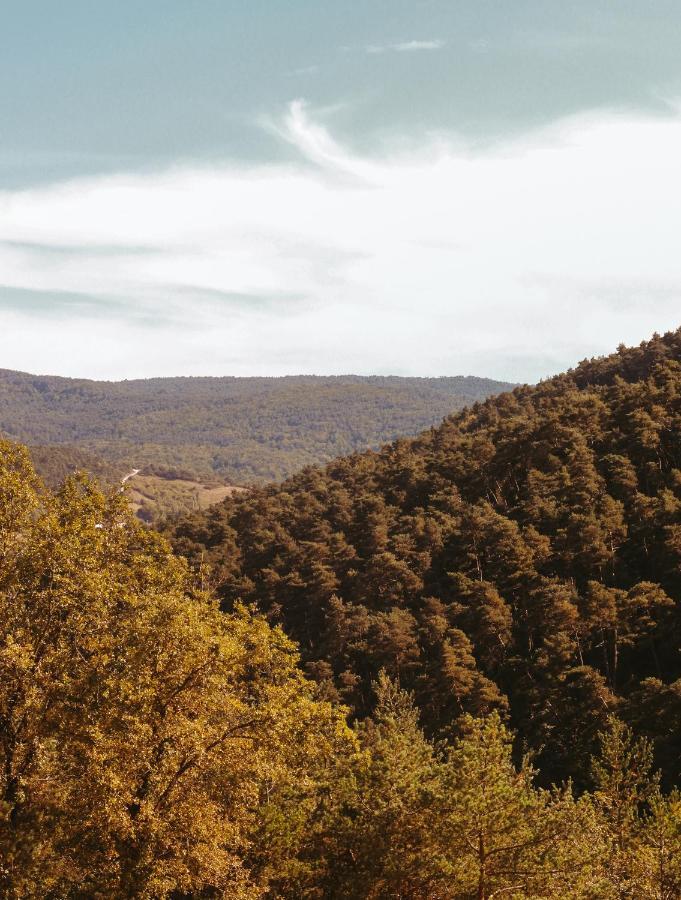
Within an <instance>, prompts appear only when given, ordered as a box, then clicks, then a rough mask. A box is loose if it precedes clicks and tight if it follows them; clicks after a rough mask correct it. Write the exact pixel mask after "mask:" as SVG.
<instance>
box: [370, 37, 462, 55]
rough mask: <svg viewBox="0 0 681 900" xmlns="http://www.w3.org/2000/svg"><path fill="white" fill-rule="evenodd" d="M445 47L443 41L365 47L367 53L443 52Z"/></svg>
mask: <svg viewBox="0 0 681 900" xmlns="http://www.w3.org/2000/svg"><path fill="white" fill-rule="evenodd" d="M444 46H445V42H444V41H441V40H435V41H401V42H400V43H397V44H368V45H367V47H365V50H366V52H367V53H372V54H376V53H388V52H390V51H393V52H395V53H415V52H417V51H419V50H441V49H442V48H443V47H444Z"/></svg>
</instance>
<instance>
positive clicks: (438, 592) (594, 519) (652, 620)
mask: <svg viewBox="0 0 681 900" xmlns="http://www.w3.org/2000/svg"><path fill="white" fill-rule="evenodd" d="M172 537H173V540H174V543H175V547H176V548H177V549H178V550H180V551H181V552H183V553H184V554H185V555H187V556H188V557H189V558H190V559H193V560H195V561H198V560H199V558H205V559H208V561H209V562H210V563H211V564H212V567H213V577H214V579H215V581H216V584H217V587H218V591H219V594H220V596H221V597H222V600H223V604H224V606H225V607H226V608H230V607H231V605H232V604H233V602H234V601H235V600H236V599H237V598H240V599H242V600H244V601H247V602H255V603H257V605H258V606H259V607H260V608H261V609H262V610H264V611H266V612H267V614H268V615H269V617H270V618H271V619H272V620H273V621H275V622H281V623H283V625H284V627H285V628H286V630H287V631H288V632H289V634H291V635H292V636H293V637H294V638H295V639H296V640H297V641H298V642H299V643H300V646H301V650H302V654H303V660H304V662H305V664H306V665H307V668H308V670H309V671H310V672H311V673H312V674H313V675H314V676H315V678H316V679H318V680H319V681H320V682H321V683H322V684H323V685H324V688H325V690H326V692H327V693H328V695H329V696H331V697H334V698H340V699H341V700H343V701H344V702H346V703H348V704H349V705H350V706H351V707H352V708H353V709H354V710H355V712H356V713H357V714H359V715H364V714H366V713H367V712H368V711H369V710H370V708H371V704H372V699H371V698H372V693H371V690H370V681H371V679H372V678H375V677H376V674H377V673H378V672H379V671H380V669H381V668H384V669H385V670H386V671H387V672H388V674H389V675H391V676H395V677H397V678H399V681H400V683H401V684H402V685H403V686H404V687H406V688H408V689H409V690H411V691H413V692H414V694H415V697H416V700H417V703H418V705H419V708H420V710H421V716H422V722H423V724H424V725H425V727H426V728H427V730H428V731H429V733H431V734H436V735H437V734H440V735H442V734H447V733H449V732H450V731H451V730H452V728H456V722H457V720H458V719H459V717H460V716H461V715H462V714H463V713H472V714H474V715H480V714H485V713H487V712H489V711H490V710H493V709H498V710H500V711H501V712H502V714H503V715H508V716H509V719H510V722H511V724H512V725H513V727H514V728H516V729H517V730H518V733H519V736H520V743H521V745H522V746H525V747H529V748H530V749H532V750H534V751H535V752H536V753H537V754H538V756H537V764H538V765H539V766H540V768H541V771H542V773H543V775H544V777H545V778H546V779H547V780H554V781H555V780H560V779H563V778H565V777H566V776H573V777H574V778H575V780H576V783H577V784H578V785H584V784H585V783H588V781H589V764H588V758H589V755H590V754H591V753H592V752H593V751H594V749H595V740H596V734H597V732H598V731H599V730H600V729H602V728H603V727H604V723H605V720H606V717H607V716H608V715H610V714H613V713H615V714H617V715H619V716H620V717H621V718H623V719H625V720H628V721H629V722H630V723H632V724H633V725H634V726H635V728H636V730H638V731H639V732H641V733H644V734H647V735H649V736H651V737H652V738H654V740H655V748H656V753H657V759H658V762H659V764H660V765H661V766H662V769H663V772H664V775H665V778H666V779H667V780H668V781H673V780H676V781H677V782H678V779H679V775H680V774H681V773H680V771H679V767H680V765H681V755H680V753H679V751H680V750H681V680H680V679H681V331H677V332H675V333H669V334H666V335H665V336H663V337H658V336H655V337H654V338H653V339H652V340H651V341H650V342H647V343H644V344H642V345H641V346H640V347H636V348H631V349H625V348H620V349H619V350H618V352H617V353H615V354H614V355H613V356H610V357H607V358H602V359H596V360H593V361H591V362H584V363H582V364H581V365H580V366H579V367H578V368H576V369H575V370H574V371H570V372H568V373H566V374H564V375H561V376H558V377H556V378H552V379H551V380H548V381H545V382H542V383H541V384H539V385H537V386H535V387H519V388H516V389H515V390H514V391H513V392H512V393H506V394H502V395H501V396H498V397H495V398H492V399H489V400H487V401H486V402H483V403H476V404H473V405H472V406H471V407H470V408H468V409H466V410H464V411H463V412H461V413H459V414H458V415H454V416H452V417H450V418H449V419H447V420H446V421H445V422H444V423H443V424H442V425H441V426H440V427H438V428H433V429H431V430H430V431H426V432H424V433H423V434H422V435H421V436H420V437H418V438H416V439H414V440H400V441H397V442H396V443H393V444H392V445H390V446H387V447H385V448H384V449H382V450H381V451H380V452H365V453H362V454H355V455H351V456H348V457H346V458H343V459H339V460H337V461H335V462H333V463H331V464H330V465H328V466H327V467H326V468H309V469H307V470H306V471H304V472H302V473H301V474H298V475H296V476H295V477H293V478H290V479H289V480H288V481H286V482H285V483H284V484H282V485H279V486H270V487H265V488H262V489H258V490H257V491H254V492H253V493H251V494H249V495H248V496H246V497H242V498H239V497H235V498H233V499H231V500H229V501H227V502H225V503H224V504H221V505H220V506H217V507H215V508H213V509H212V510H210V511H209V512H207V513H205V514H202V515H196V516H195V517H193V518H190V519H187V520H185V521H183V522H181V523H179V524H177V525H176V526H175V527H174V531H173V534H172Z"/></svg>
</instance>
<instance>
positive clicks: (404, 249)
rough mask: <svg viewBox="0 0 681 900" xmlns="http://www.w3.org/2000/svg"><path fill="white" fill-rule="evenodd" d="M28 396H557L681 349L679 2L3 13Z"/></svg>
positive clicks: (17, 6)
mask: <svg viewBox="0 0 681 900" xmlns="http://www.w3.org/2000/svg"><path fill="white" fill-rule="evenodd" d="M0 22H1V26H0V367H2V368H10V369H20V370H23V371H31V372H38V373H42V374H47V373H49V374H61V375H70V376H80V377H92V378H107V379H121V378H135V377H148V376H155V375H283V374H297V373H317V374H343V373H350V372H354V373H358V374H373V373H377V374H396V375H424V376H425V375H429V376H431V375H464V374H473V375H480V376H488V377H493V378H499V379H503V380H509V381H522V382H525V381H527V382H533V381H537V380H539V379H540V378H543V377H546V376H549V375H552V374H554V373H556V372H558V371H561V370H563V369H566V368H568V367H570V366H573V365H575V364H576V363H577V362H578V361H579V360H581V359H583V358H585V357H590V356H593V355H599V354H603V353H608V352H611V351H612V350H613V349H614V348H615V347H616V346H617V345H618V344H619V343H621V342H624V343H638V342H640V341H641V340H643V339H645V338H647V337H649V336H650V335H651V334H652V333H653V332H655V331H658V332H664V331H666V330H669V329H672V328H677V327H679V326H681V253H679V237H678V236H679V235H681V178H679V171H680V165H681V164H680V163H679V160H681V54H679V52H678V48H679V46H680V42H681V4H679V3H678V0H673V2H671V0H656V3H655V4H651V3H649V2H644V0H637V2H633V0H618V2H617V3H613V2H611V0H608V2H603V0H588V2H587V0H584V2H582V0H573V2H570V3H565V2H564V0H537V2H531V0H515V2H514V3H509V2H502V0H494V2H493V0H456V2H454V0H409V2H405V0H380V2H379V0H363V2H362V3H361V4H358V3H356V2H353V3H350V2H348V0H333V2H330V0H314V2H313V0H287V2H283V0H267V2H265V0H144V2H142V3H140V2H139V0H117V2H116V3H111V2H109V0H60V2H59V3H56V2H54V0H21V2H16V0H0Z"/></svg>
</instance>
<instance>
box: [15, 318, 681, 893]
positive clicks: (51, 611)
mask: <svg viewBox="0 0 681 900" xmlns="http://www.w3.org/2000/svg"><path fill="white" fill-rule="evenodd" d="M680 417H681V331H679V332H675V333H670V334H666V335H664V336H662V337H659V336H655V337H654V338H653V339H652V340H651V341H649V342H646V343H645V344H642V345H641V346H639V347H635V348H624V347H621V348H620V349H619V350H618V352H617V353H616V354H614V355H612V356H611V357H607V358H601V359H596V360H592V361H590V362H584V363H582V364H581V365H580V366H578V367H577V368H576V369H575V370H573V371H570V372H567V373H566V374H564V375H561V376H558V377H556V378H553V379H550V380H548V381H545V382H542V383H540V384H539V385H537V386H535V387H521V388H516V389H515V390H514V391H512V392H510V393H506V394H502V395H500V396H498V397H495V398H492V399H489V400H486V401H484V402H481V403H474V404H472V405H471V406H470V407H468V408H467V409H465V410H463V411H462V412H459V413H456V414H454V415H452V416H451V417H449V418H448V419H447V420H446V421H445V422H444V423H443V424H442V425H441V426H439V427H437V428H435V427H434V428H431V429H430V430H428V431H426V432H424V433H423V434H422V435H420V436H419V437H417V438H415V439H413V440H399V441H396V442H394V443H392V444H390V445H387V446H385V447H384V448H383V449H381V450H380V451H378V452H372V451H367V452H363V453H355V454H353V455H350V456H347V457H345V458H342V459H339V460H337V461H335V462H333V463H331V464H329V465H327V466H326V467H324V468H319V467H308V468H306V469H305V470H304V471H303V472H301V473H300V474H298V475H295V476H293V477H292V478H289V479H288V480H286V481H284V482H283V483H282V484H279V485H270V486H266V487H262V488H256V489H253V490H251V491H249V492H247V493H244V494H242V495H235V496H232V497H230V498H228V499H227V500H225V501H223V502H222V503H221V504H219V505H217V506H215V507H212V508H211V509H210V510H208V511H205V512H202V513H197V514H196V515H193V516H190V517H187V518H185V519H182V520H179V521H176V522H174V523H172V524H170V525H168V526H167V528H166V530H165V531H166V533H165V535H161V534H159V533H157V532H155V531H154V530H153V529H150V528H148V527H145V526H143V525H142V524H141V523H140V522H139V521H138V520H136V519H135V517H134V516H133V513H132V511H131V509H130V504H129V502H128V500H127V498H126V496H125V494H124V493H122V492H121V491H120V490H119V489H118V487H116V488H115V489H114V490H112V491H110V492H108V493H107V492H102V491H101V489H100V487H99V486H98V485H97V484H96V483H95V482H94V481H93V480H91V479H90V478H89V477H88V476H86V475H78V476H70V477H67V478H66V480H65V481H64V483H63V485H62V486H61V487H59V488H58V489H56V490H51V489H49V488H47V487H46V486H44V485H43V484H42V483H41V481H40V479H39V478H38V477H37V476H36V474H35V471H34V468H33V465H32V463H31V460H30V457H29V455H28V453H27V451H26V450H25V449H24V448H22V447H21V446H19V445H17V444H15V443H11V442H9V441H2V442H0V895H1V896H3V897H5V896H6V897H8V898H34V897H35V898H38V897H40V898H42V897H50V898H89V897H101V898H109V897H110V898H115V897H140V898H168V900H180V898H186V900H189V898H208V897H225V898H235V900H241V898H267V900H270V898H271V900H274V898H291V900H294V898H311V900H312V898H317V900H322V898H330V900H335V898H338V900H341V898H347V900H352V898H376V900H378V898H381V900H390V898H404V900H412V898H415V900H431V898H432V900H440V898H441V900H492V898H499V897H503V898H512V900H523V898H555V900H558V898H575V900H578V898H584V900H586V898H590V900H611V898H612V900H616V898H617V900H623V898H631V900H633V898H636V900H639V898H641V900H663V898H664V900H674V898H681V794H680V793H679V790H678V788H679V785H680V781H681V773H680V771H679V740H680V736H681V659H680V654H679V650H680V649H681V646H680V645H681V628H680V627H679V610H680V608H681V437H680V435H681V430H680V429H679V425H680V424H681V423H680V421H679V419H680Z"/></svg>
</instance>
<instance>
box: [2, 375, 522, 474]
mask: <svg viewBox="0 0 681 900" xmlns="http://www.w3.org/2000/svg"><path fill="white" fill-rule="evenodd" d="M509 387H511V385H508V384H504V383H502V382H497V381H491V380H489V379H485V378H473V377H456V378H397V377H381V376H375V377H366V378H364V377H359V376H343V377H314V376H295V377H286V378H157V379H148V380H141V381H122V382H97V381H87V380H84V379H70V378H57V377H50V376H37V375H27V374H25V373H21V372H12V371H8V370H0V435H4V436H6V437H7V438H9V439H11V440H15V441H19V442H21V443H24V444H28V445H29V446H35V445H41V446H45V445H69V446H72V447H76V448H78V450H80V451H86V452H88V453H90V454H94V455H96V456H98V457H100V458H101V459H102V460H104V461H106V462H108V463H110V464H111V463H112V464H114V465H115V466H116V467H117V469H120V471H121V475H122V474H124V473H125V472H127V471H129V470H130V469H131V468H141V467H145V466H149V465H153V466H160V467H164V468H171V469H172V468H180V469H184V470H186V471H187V472H188V473H190V474H191V475H193V476H197V477H198V478H199V479H207V480H216V479H217V480H219V481H221V482H229V483H233V484H244V483H246V482H251V481H260V482H263V481H276V480H279V479H281V478H284V477H286V476H288V475H291V474H293V473H295V472H297V471H299V470H300V469H302V468H303V467H304V466H306V465H312V464H319V463H324V462H327V461H329V460H331V459H333V458H335V457H336V456H339V455H341V454H346V453H351V452H353V451H355V450H363V449H366V448H368V447H379V446H380V445H381V444H383V443H385V442H387V441H390V440H393V439H394V438H396V437H399V436H405V435H413V434H416V433H418V432H419V431H421V430H423V429H424V428H428V427H430V426H431V425H434V424H437V423H438V422H440V421H441V420H442V418H443V417H444V416H445V415H447V414H449V413H450V412H451V411H452V410H455V409H460V408H462V407H463V406H464V405H466V404H469V403H472V402H475V401H477V400H482V399H484V398H485V397H488V396H489V395H491V394H495V393H499V392H500V391H503V390H506V389H507V388H509Z"/></svg>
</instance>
